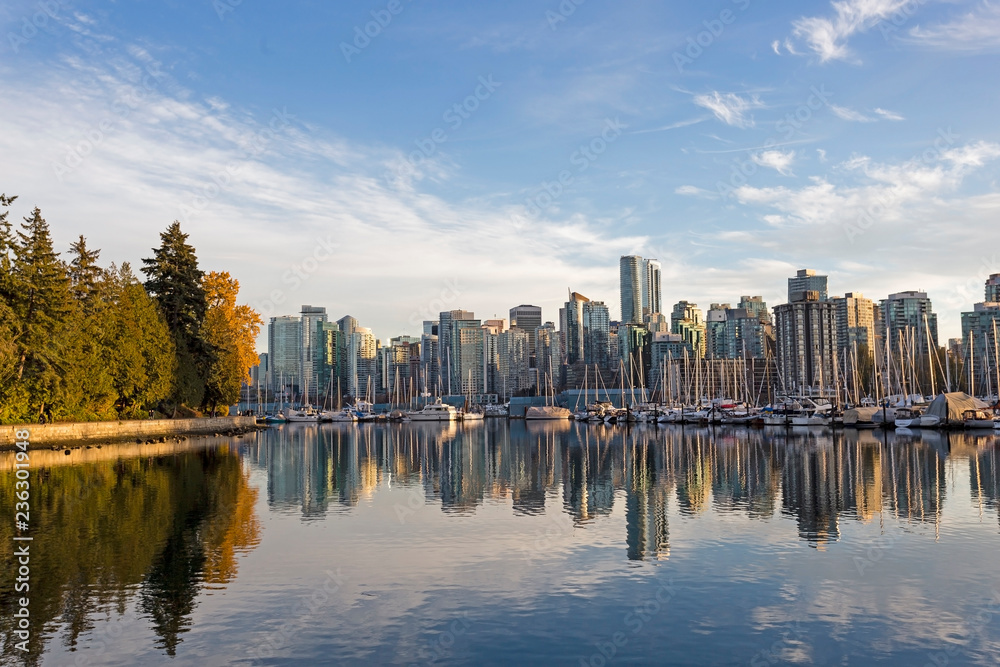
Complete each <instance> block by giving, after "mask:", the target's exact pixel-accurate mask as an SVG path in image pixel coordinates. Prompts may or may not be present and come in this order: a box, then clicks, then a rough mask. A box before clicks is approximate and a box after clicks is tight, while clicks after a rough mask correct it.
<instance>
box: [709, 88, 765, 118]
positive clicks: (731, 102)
mask: <svg viewBox="0 0 1000 667" xmlns="http://www.w3.org/2000/svg"><path fill="white" fill-rule="evenodd" d="M694 103H695V104H697V105H698V106H700V107H704V108H705V109H708V110H709V111H711V112H712V113H714V114H715V117H716V118H718V119H719V120H721V121H722V122H723V123H726V124H727V125H732V126H733V127H753V126H754V120H753V117H752V116H750V115H749V112H750V111H752V110H753V109H760V108H763V106H764V104H763V103H762V102H761V101H760V98H759V97H757V96H756V95H752V96H750V97H749V98H746V97H740V96H739V95H737V94H735V93H720V92H718V91H712V92H711V93H707V94H703V95H695V96H694Z"/></svg>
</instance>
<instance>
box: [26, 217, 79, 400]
mask: <svg viewBox="0 0 1000 667" xmlns="http://www.w3.org/2000/svg"><path fill="white" fill-rule="evenodd" d="M21 229H22V231H19V232H18V233H17V237H18V243H17V245H16V246H15V248H14V261H13V263H12V266H11V268H12V271H11V276H12V280H13V282H14V285H15V287H16V293H14V294H13V296H12V301H13V303H12V305H13V310H14V318H15V322H16V327H17V328H16V333H15V338H16V341H17V347H18V359H17V373H16V381H17V382H19V383H23V389H24V390H26V391H27V394H28V401H29V405H30V411H31V414H30V415H29V416H30V417H31V418H37V419H43V418H48V419H49V420H51V419H52V418H53V407H54V406H53V404H54V403H56V402H57V401H58V400H59V399H60V398H61V396H60V394H61V389H62V387H61V384H62V382H61V379H62V377H63V375H64V373H63V371H64V370H65V351H66V349H65V348H66V331H67V328H68V327H67V317H68V316H69V315H70V314H71V313H72V311H73V303H72V298H71V293H70V280H69V275H68V274H67V270H66V266H65V264H64V263H63V262H62V261H61V260H60V259H59V254H58V253H57V252H55V250H54V249H53V246H52V237H51V235H50V234H49V226H48V223H46V222H45V219H44V218H42V212H41V210H39V209H38V208H37V207H36V208H35V209H34V211H32V214H31V216H29V217H26V218H25V219H24V223H23V224H22V225H21Z"/></svg>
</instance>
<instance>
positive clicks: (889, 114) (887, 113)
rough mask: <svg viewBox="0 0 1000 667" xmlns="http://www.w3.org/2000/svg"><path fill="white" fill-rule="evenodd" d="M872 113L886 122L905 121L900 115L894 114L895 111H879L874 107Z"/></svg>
mask: <svg viewBox="0 0 1000 667" xmlns="http://www.w3.org/2000/svg"><path fill="white" fill-rule="evenodd" d="M873 111H874V112H875V113H877V114H878V115H879V116H881V117H882V118H884V119H886V120H894V121H900V120H906V119H905V118H903V116H902V115H900V114H898V113H896V112H895V111H889V110H887V109H880V108H878V107H875V109H873Z"/></svg>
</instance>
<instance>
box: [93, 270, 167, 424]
mask: <svg viewBox="0 0 1000 667" xmlns="http://www.w3.org/2000/svg"><path fill="white" fill-rule="evenodd" d="M106 283H107V293H108V294H109V295H111V296H112V299H111V302H112V305H111V306H110V307H109V308H108V309H107V310H106V311H105V315H104V317H103V319H104V326H103V328H102V340H101V350H102V364H103V365H104V366H105V367H106V368H108V370H109V374H110V378H111V383H112V385H113V388H114V396H115V399H114V404H115V408H116V411H117V414H118V417H120V418H122V419H129V418H137V417H141V416H143V414H144V413H145V411H146V410H147V409H148V408H149V407H151V406H155V405H157V404H158V403H159V402H160V401H163V400H166V399H167V398H169V397H170V394H171V391H172V389H173V382H174V365H175V364H176V361H177V359H176V353H175V350H174V345H173V338H172V336H171V334H170V330H169V329H168V328H167V322H166V320H165V319H164V317H163V314H162V313H161V312H160V310H159V308H158V307H157V305H156V303H155V302H154V301H153V300H152V299H151V298H150V296H149V295H148V294H147V293H146V290H145V289H144V288H143V286H142V285H141V284H140V283H139V281H138V280H137V279H136V277H135V276H134V275H133V274H132V270H131V268H130V267H129V265H128V264H127V263H126V264H123V265H122V268H121V269H120V270H116V269H115V268H114V266H112V267H111V269H110V270H109V271H108V272H107V281H106Z"/></svg>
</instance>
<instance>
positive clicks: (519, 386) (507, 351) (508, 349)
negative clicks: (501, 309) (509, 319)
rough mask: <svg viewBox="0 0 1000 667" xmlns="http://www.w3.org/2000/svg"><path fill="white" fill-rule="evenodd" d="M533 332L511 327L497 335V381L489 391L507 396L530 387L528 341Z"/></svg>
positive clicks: (533, 335) (533, 336)
mask: <svg viewBox="0 0 1000 667" xmlns="http://www.w3.org/2000/svg"><path fill="white" fill-rule="evenodd" d="M535 329H536V330H537V329H538V327H535ZM535 333H536V332H535V331H533V332H532V333H531V335H530V336H529V335H528V332H527V331H525V330H524V329H522V328H521V327H512V328H511V329H510V330H508V331H504V332H503V333H501V334H500V335H499V336H497V357H498V370H499V373H498V382H497V384H496V386H494V387H492V388H491V389H490V391H493V392H495V393H498V394H501V395H502V396H504V397H505V398H507V397H510V396H513V395H514V394H516V393H518V392H521V391H525V390H527V389H530V388H531V367H530V365H529V359H530V356H531V355H530V347H529V341H530V340H531V338H535Z"/></svg>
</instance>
